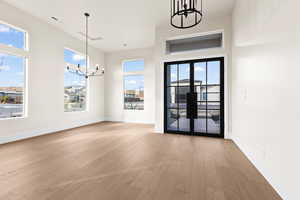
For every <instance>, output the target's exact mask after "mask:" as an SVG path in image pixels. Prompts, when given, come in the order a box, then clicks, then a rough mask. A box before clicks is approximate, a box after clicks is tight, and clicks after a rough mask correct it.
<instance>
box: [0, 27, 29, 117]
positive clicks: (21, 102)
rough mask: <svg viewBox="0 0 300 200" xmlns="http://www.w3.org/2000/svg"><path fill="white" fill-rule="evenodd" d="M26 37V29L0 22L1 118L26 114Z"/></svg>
mask: <svg viewBox="0 0 300 200" xmlns="http://www.w3.org/2000/svg"><path fill="white" fill-rule="evenodd" d="M26 37H27V33H26V32H25V31H21V30H19V29H17V28H15V27H13V26H10V25H7V24H4V23H1V22H0V44H2V47H0V119H9V118H18V117H25V116H26V112H25V111H26V108H25V105H26V104H25V99H26V98H25V91H26V68H27V53H28V52H27V51H25V49H26V48H27V46H26V40H27V38H26ZM16 48H18V49H23V50H24V51H20V50H18V49H16Z"/></svg>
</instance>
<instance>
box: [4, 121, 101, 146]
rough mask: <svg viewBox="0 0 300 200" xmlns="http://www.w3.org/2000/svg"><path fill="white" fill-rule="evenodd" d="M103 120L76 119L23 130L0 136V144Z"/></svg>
mask: <svg viewBox="0 0 300 200" xmlns="http://www.w3.org/2000/svg"><path fill="white" fill-rule="evenodd" d="M103 121H104V120H103V119H96V120H87V121H76V122H72V123H70V124H69V125H67V126H64V127H59V128H46V129H39V130H34V131H25V132H22V133H18V134H16V135H13V136H7V137H1V138H0V144H5V143H9V142H15V141H18V140H24V139H28V138H32V137H37V136H41V135H47V134H52V133H56V132H59V131H63V130H68V129H72V128H78V127H81V126H86V125H89V124H94V123H99V122H103Z"/></svg>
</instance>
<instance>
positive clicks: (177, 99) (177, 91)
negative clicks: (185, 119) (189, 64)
mask: <svg viewBox="0 0 300 200" xmlns="http://www.w3.org/2000/svg"><path fill="white" fill-rule="evenodd" d="M178 86H179V64H177V87H176V90H175V94H176V102H177V131H179V118H180V116H179V98H178V96H179V90H178V89H179V88H178Z"/></svg>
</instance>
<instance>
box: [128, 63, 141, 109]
mask: <svg viewBox="0 0 300 200" xmlns="http://www.w3.org/2000/svg"><path fill="white" fill-rule="evenodd" d="M123 70H124V109H125V110H144V74H143V73H144V61H143V60H134V61H125V62H124V63H123Z"/></svg>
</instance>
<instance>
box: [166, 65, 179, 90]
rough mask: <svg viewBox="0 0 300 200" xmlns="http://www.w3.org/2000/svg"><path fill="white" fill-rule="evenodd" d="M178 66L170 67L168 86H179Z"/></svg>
mask: <svg viewBox="0 0 300 200" xmlns="http://www.w3.org/2000/svg"><path fill="white" fill-rule="evenodd" d="M177 66H178V65H169V66H168V68H167V70H168V71H167V86H177V80H178V74H177Z"/></svg>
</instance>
